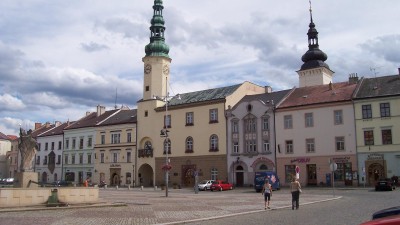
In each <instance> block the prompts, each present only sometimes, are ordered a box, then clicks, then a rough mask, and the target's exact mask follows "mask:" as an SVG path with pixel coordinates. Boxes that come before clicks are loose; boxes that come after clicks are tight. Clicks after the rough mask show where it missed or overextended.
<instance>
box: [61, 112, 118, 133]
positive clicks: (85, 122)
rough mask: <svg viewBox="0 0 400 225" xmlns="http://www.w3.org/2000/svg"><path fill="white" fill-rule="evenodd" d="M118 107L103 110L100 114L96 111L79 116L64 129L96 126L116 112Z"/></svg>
mask: <svg viewBox="0 0 400 225" xmlns="http://www.w3.org/2000/svg"><path fill="white" fill-rule="evenodd" d="M118 110H119V109H114V110H109V111H105V112H104V113H103V114H101V115H100V116H97V112H92V113H90V114H89V115H87V116H85V117H83V118H81V119H80V120H78V121H76V122H75V123H73V124H71V125H70V126H68V127H66V128H65V130H72V129H79V128H85V127H93V126H96V125H97V124H98V123H100V122H101V121H103V120H105V119H107V118H108V117H109V116H111V115H112V114H114V113H115V112H117V111H118Z"/></svg>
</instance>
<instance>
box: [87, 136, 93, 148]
mask: <svg viewBox="0 0 400 225" xmlns="http://www.w3.org/2000/svg"><path fill="white" fill-rule="evenodd" d="M92 143H93V137H88V141H87V146H88V148H91V147H92Z"/></svg>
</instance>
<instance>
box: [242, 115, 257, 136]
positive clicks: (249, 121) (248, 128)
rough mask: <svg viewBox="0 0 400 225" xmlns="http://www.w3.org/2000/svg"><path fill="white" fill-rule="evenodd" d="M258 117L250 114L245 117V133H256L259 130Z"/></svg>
mask: <svg viewBox="0 0 400 225" xmlns="http://www.w3.org/2000/svg"><path fill="white" fill-rule="evenodd" d="M256 121H257V118H256V117H255V116H253V115H248V116H246V117H245V119H244V128H245V133H255V132H256V131H257V122H256Z"/></svg>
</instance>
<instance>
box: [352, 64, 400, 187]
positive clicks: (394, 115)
mask: <svg viewBox="0 0 400 225" xmlns="http://www.w3.org/2000/svg"><path fill="white" fill-rule="evenodd" d="M354 109H355V121H356V132H357V154H358V170H359V171H361V172H360V180H359V182H360V184H367V185H375V183H376V181H377V180H378V179H379V178H391V177H392V176H399V175H400V166H399V165H400V69H399V75H392V76H384V77H376V78H365V79H363V80H362V83H361V86H360V88H359V90H358V91H357V93H356V94H355V96H354Z"/></svg>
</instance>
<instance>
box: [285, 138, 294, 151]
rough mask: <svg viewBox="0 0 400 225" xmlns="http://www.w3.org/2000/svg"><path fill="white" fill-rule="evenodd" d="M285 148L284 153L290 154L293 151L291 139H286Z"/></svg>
mask: <svg viewBox="0 0 400 225" xmlns="http://www.w3.org/2000/svg"><path fill="white" fill-rule="evenodd" d="M285 148H286V154H292V153H293V141H292V140H287V141H286V142H285Z"/></svg>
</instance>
